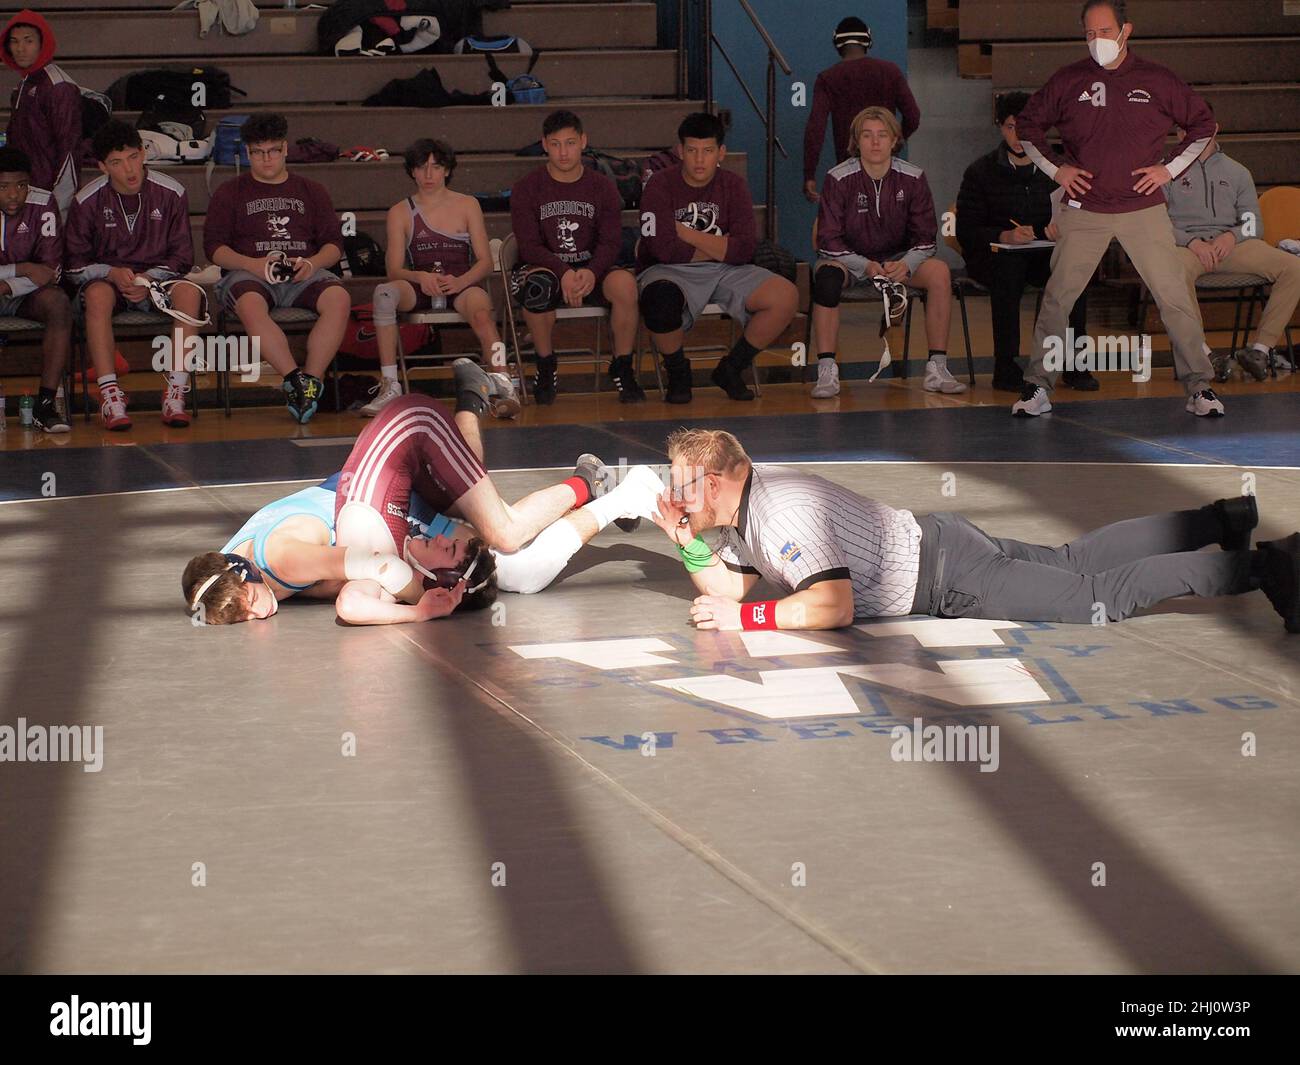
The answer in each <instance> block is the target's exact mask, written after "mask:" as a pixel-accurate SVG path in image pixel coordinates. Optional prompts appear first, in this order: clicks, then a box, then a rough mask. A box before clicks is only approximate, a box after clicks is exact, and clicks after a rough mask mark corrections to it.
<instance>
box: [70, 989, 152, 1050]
mask: <svg viewBox="0 0 1300 1065" xmlns="http://www.w3.org/2000/svg"><path fill="white" fill-rule="evenodd" d="M152 1019H153V1003H152V1002H82V1001H81V999H80V998H79V997H78V996H77V995H73V996H72V1001H71V1002H56V1003H54V1004H53V1005H52V1006H50V1035H108V1036H126V1035H129V1036H131V1042H132V1043H134V1044H135V1045H136V1046H139V1047H142V1046H148V1045H149V1040H150V1039H151V1038H152V1036H151V1035H150V1025H151V1022H152Z"/></svg>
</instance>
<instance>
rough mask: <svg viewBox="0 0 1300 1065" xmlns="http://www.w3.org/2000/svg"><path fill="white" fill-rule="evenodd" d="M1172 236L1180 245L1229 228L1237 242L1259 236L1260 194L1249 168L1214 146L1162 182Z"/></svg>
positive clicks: (1183, 246) (1181, 246)
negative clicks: (1200, 157) (1167, 180)
mask: <svg viewBox="0 0 1300 1065" xmlns="http://www.w3.org/2000/svg"><path fill="white" fill-rule="evenodd" d="M1165 198H1166V199H1167V200H1168V201H1169V218H1170V220H1171V221H1172V222H1173V223H1174V240H1175V241H1176V242H1177V243H1178V246H1179V247H1180V248H1185V247H1187V245H1188V244H1190V243H1191V242H1192V241H1194V240H1196V239H1197V238H1198V237H1199V238H1200V239H1202V240H1213V239H1214V238H1215V237H1217V236H1218V235H1219V234H1220V233H1223V232H1225V231H1227V230H1229V229H1231V230H1232V232H1233V234H1234V235H1235V236H1236V238H1237V242H1238V243H1241V241H1243V240H1249V239H1250V238H1251V237H1258V236H1259V235H1260V232H1261V230H1262V228H1263V227H1262V225H1261V224H1260V218H1259V197H1258V196H1257V195H1256V193H1255V179H1254V178H1252V177H1251V176H1250V171H1249V170H1247V169H1246V168H1245V167H1244V166H1242V165H1241V164H1240V163H1239V162H1237V161H1236V160H1235V159H1230V158H1228V156H1226V155H1224V154H1223V150H1222V149H1216V151H1215V152H1214V154H1213V155H1211V156H1210V157H1209V158H1208V159H1206V160H1204V161H1197V162H1194V163H1192V165H1191V166H1189V167H1188V168H1187V169H1186V170H1184V171H1183V172H1182V173H1181V174H1180V175H1179V176H1178V177H1176V178H1174V179H1173V181H1171V182H1169V184H1168V185H1166V186H1165Z"/></svg>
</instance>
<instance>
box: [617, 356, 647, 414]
mask: <svg viewBox="0 0 1300 1065" xmlns="http://www.w3.org/2000/svg"><path fill="white" fill-rule="evenodd" d="M609 379H610V380H611V381H613V382H614V387H615V388H617V389H618V401H619V402H620V403H644V402H645V389H644V388H642V387H641V382H640V381H638V380H637V379H636V367H635V366H633V365H632V356H631V355H620V356H619V357H618V358H616V359H614V360H613V361H611V362H610V364H609Z"/></svg>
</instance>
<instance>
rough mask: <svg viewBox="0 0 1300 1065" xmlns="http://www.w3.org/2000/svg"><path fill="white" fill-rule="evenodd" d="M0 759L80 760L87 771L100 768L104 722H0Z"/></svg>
mask: <svg viewBox="0 0 1300 1065" xmlns="http://www.w3.org/2000/svg"><path fill="white" fill-rule="evenodd" d="M0 762H82V763H84V764H83V765H82V769H84V770H85V771H86V772H87V773H98V772H99V771H100V770H101V769H103V768H104V726H103V725H96V726H95V727H94V728H91V727H90V726H89V725H48V726H47V725H29V724H27V718H25V717H20V718H19V719H18V724H17V726H14V725H0Z"/></svg>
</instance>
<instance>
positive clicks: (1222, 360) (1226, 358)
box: [1210, 351, 1232, 384]
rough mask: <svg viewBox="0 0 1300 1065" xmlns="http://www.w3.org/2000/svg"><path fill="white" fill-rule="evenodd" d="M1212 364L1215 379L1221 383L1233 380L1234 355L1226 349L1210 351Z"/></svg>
mask: <svg viewBox="0 0 1300 1065" xmlns="http://www.w3.org/2000/svg"><path fill="white" fill-rule="evenodd" d="M1210 366H1212V367H1213V368H1214V380H1215V381H1216V382H1218V383H1219V384H1223V383H1224V382H1225V381H1231V380H1232V355H1231V353H1229V352H1226V351H1212V352H1210Z"/></svg>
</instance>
